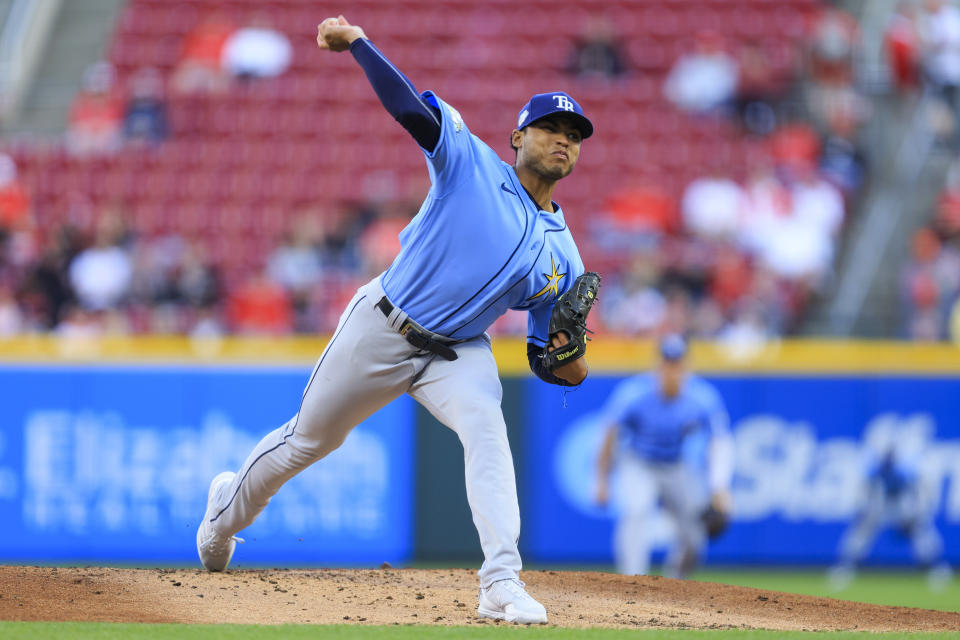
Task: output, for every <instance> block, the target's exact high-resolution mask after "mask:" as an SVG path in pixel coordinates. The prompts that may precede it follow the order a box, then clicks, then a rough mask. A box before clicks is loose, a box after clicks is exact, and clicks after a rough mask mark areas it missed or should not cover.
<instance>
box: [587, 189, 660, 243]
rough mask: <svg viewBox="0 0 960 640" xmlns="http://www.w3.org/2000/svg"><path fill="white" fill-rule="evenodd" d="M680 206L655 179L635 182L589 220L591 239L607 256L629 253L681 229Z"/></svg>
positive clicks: (604, 204) (609, 198) (612, 195)
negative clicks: (678, 206) (678, 208)
mask: <svg viewBox="0 0 960 640" xmlns="http://www.w3.org/2000/svg"><path fill="white" fill-rule="evenodd" d="M677 218H678V216H677V204H676V202H675V201H674V198H673V196H671V195H670V194H669V193H667V192H666V191H665V190H664V189H663V188H662V187H660V186H659V185H657V184H656V183H655V182H654V181H653V180H647V179H642V178H641V179H635V180H634V181H633V183H632V184H631V185H630V186H625V187H622V188H620V189H617V190H615V191H613V192H612V193H611V194H610V195H608V196H607V198H606V200H605V201H604V203H603V208H602V209H601V210H600V211H599V212H598V214H597V215H596V216H593V217H592V218H591V220H590V223H589V224H590V227H591V228H590V232H591V236H592V240H593V242H594V243H595V244H597V245H598V246H599V248H600V249H601V250H603V251H604V252H607V253H623V252H624V251H626V252H630V251H632V250H635V249H636V248H638V247H641V246H646V245H649V244H650V243H651V242H652V241H654V239H655V238H656V237H657V236H660V235H662V234H665V233H673V232H676V231H678V230H679V220H678V219H677Z"/></svg>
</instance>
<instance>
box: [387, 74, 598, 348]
mask: <svg viewBox="0 0 960 640" xmlns="http://www.w3.org/2000/svg"><path fill="white" fill-rule="evenodd" d="M423 96H424V98H425V99H426V100H427V101H429V102H430V103H431V104H432V105H434V106H435V107H437V108H438V109H439V110H440V113H441V118H442V122H441V133H440V141H439V142H438V143H437V146H436V148H435V149H434V150H433V151H432V152H427V151H425V152H424V153H425V155H426V157H427V165H428V168H429V171H430V180H431V182H432V186H431V188H430V192H429V193H428V194H427V198H426V200H424V202H423V206H421V208H420V211H419V213H417V215H416V217H414V219H413V220H412V221H411V222H410V224H409V225H407V227H406V228H405V229H404V230H403V231H402V232H401V233H400V244H401V247H402V248H401V250H400V253H399V254H398V255H397V257H396V259H395V260H394V261H393V264H392V265H391V266H390V268H389V269H388V270H387V272H386V273H385V274H384V276H383V288H384V291H386V293H387V297H388V298H389V299H390V301H391V302H393V303H394V304H395V305H397V306H399V307H400V308H401V309H403V310H404V311H406V312H407V313H408V314H409V315H410V317H411V318H413V319H414V320H416V321H417V322H418V323H419V324H420V325H422V326H423V327H425V328H427V329H429V330H431V331H434V332H436V333H439V334H441V335H445V336H447V337H450V338H455V339H466V338H472V337H475V336H478V335H480V334H482V333H483V332H484V331H485V330H486V329H487V327H489V326H490V325H491V324H492V323H493V322H494V320H496V319H497V318H498V317H500V316H501V315H503V314H504V313H506V311H507V309H518V310H524V311H529V312H530V315H529V321H528V327H529V329H528V334H529V335H528V338H527V339H528V341H530V342H535V343H536V344H538V345H541V346H542V345H543V344H545V343H546V341H547V338H548V336H547V326H548V324H549V320H550V312H551V310H552V308H553V304H554V302H556V299H557V297H558V296H559V295H560V294H562V293H564V292H565V291H566V290H567V289H569V288H570V286H571V285H572V283H573V280H574V279H575V278H576V277H577V276H579V275H580V274H581V273H583V270H584V268H583V262H582V261H581V260H580V253H579V252H578V251H577V247H576V245H575V244H574V242H573V237H572V236H571V235H570V231H569V229H567V224H566V222H565V221H564V218H563V212H562V211H561V210H560V209H559V207H557V206H556V203H554V207H555V208H556V209H557V210H556V212H555V213H550V212H547V211H543V210H541V209H540V208H539V207H538V206H537V204H536V203H535V202H534V201H533V199H532V198H531V197H530V196H529V195H528V194H527V192H526V191H525V190H524V188H523V186H522V185H521V184H520V181H519V179H518V178H517V175H516V173H514V171H513V167H511V166H510V165H509V164H507V163H506V162H504V161H503V160H501V159H500V158H499V157H498V156H497V154H496V153H495V152H494V151H493V149H491V148H490V147H488V146H487V145H486V144H485V143H484V142H483V141H482V140H480V139H479V138H477V137H476V136H475V135H473V134H472V133H470V130H469V129H467V126H466V124H464V122H463V118H461V117H460V114H459V113H457V111H456V110H455V109H453V107H451V106H450V105H448V104H447V103H445V102H443V101H442V100H440V99H439V98H437V97H436V96H435V95H433V93H432V92H429V91H428V92H425V93H424V94H423Z"/></svg>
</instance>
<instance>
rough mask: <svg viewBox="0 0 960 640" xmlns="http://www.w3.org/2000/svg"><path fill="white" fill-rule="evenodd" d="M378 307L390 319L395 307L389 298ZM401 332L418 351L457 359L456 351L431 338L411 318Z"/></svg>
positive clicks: (445, 358)
mask: <svg viewBox="0 0 960 640" xmlns="http://www.w3.org/2000/svg"><path fill="white" fill-rule="evenodd" d="M376 306H377V309H380V313H382V314H383V315H384V316H386V317H387V318H389V317H390V314H391V313H393V309H394V306H393V304H391V302H390V301H389V300H387V296H383V297H382V298H380V302H378V303H377V305H376ZM399 332H400V335H402V336H403V337H404V338H405V339H406V341H407V342H409V343H410V344H411V345H413V346H414V347H416V348H417V349H420V350H422V351H429V352H430V353H435V354H437V355H438V356H440V357H441V358H443V359H444V360H450V361H453V360H456V359H457V352H456V351H454V350H453V349H451V348H450V347H448V346H447V345H445V344H443V343H442V342H440V341H439V340H437V339H435V338H433V337H432V336H430V334H428V333H427V332H426V330H424V329H423V328H422V327H420V326H419V325H417V324H416V323H415V322H414V321H413V320H410V319H409V318H408V319H407V320H406V322H404V323H403V326H401V327H400V329H399Z"/></svg>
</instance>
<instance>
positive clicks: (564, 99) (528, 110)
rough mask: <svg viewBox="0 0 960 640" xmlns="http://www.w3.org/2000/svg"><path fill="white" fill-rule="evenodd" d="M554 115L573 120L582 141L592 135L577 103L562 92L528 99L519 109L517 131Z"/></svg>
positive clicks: (587, 121) (588, 123)
mask: <svg viewBox="0 0 960 640" xmlns="http://www.w3.org/2000/svg"><path fill="white" fill-rule="evenodd" d="M555 113H563V114H566V115H568V116H570V117H571V118H573V120H574V121H575V122H576V123H577V128H578V129H580V135H581V136H582V137H583V138H584V139H587V138H589V137H590V136H592V135H593V123H592V122H590V120H588V119H587V116H585V115H583V109H582V108H581V107H580V105H579V104H577V101H576V100H574V99H573V98H571V97H570V96H569V95H568V94H566V93H564V92H563V91H553V92H551V93H538V94H537V95H535V96H533V97H532V98H530V101H529V102H528V103H527V104H525V105H523V109H520V117H519V118H517V129H520V130H522V129H523V128H524V127H526V126H527V125H531V124H533V123H534V122H536V121H537V120H540V119H541V118H546V117H547V116H550V115H553V114H555Z"/></svg>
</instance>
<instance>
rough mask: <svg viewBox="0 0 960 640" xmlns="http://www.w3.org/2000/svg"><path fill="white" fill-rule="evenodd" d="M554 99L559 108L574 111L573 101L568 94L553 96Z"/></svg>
mask: <svg viewBox="0 0 960 640" xmlns="http://www.w3.org/2000/svg"><path fill="white" fill-rule="evenodd" d="M553 99H554V100H556V101H557V109H563V110H564V111H573V102H572V101H571V100H570V98H568V97H567V96H562V95H561V96H553Z"/></svg>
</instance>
